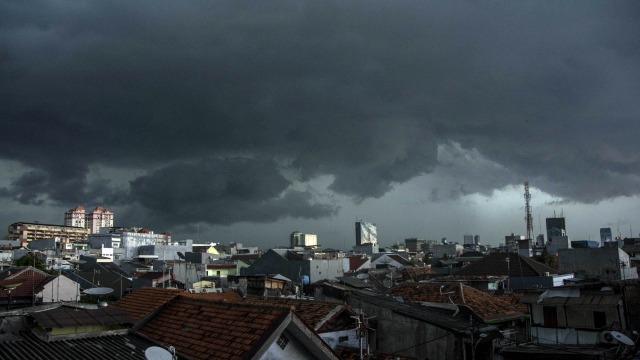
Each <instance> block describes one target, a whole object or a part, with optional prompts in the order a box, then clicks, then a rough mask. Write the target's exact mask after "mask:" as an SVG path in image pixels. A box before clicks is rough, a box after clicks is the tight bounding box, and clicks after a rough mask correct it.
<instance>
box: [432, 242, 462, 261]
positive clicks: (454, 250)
mask: <svg viewBox="0 0 640 360" xmlns="http://www.w3.org/2000/svg"><path fill="white" fill-rule="evenodd" d="M432 251H433V257H434V258H436V259H441V258H443V257H444V256H445V255H447V256H449V257H456V256H460V254H462V245H458V244H437V245H434V246H433V250H432Z"/></svg>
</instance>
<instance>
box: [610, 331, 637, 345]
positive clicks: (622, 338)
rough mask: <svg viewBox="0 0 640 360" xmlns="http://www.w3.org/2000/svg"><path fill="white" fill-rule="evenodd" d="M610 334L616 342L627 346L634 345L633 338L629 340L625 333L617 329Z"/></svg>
mask: <svg viewBox="0 0 640 360" xmlns="http://www.w3.org/2000/svg"><path fill="white" fill-rule="evenodd" d="M611 335H612V336H613V337H614V338H615V339H616V340H618V342H620V343H621V344H625V345H629V346H633V345H635V343H634V342H633V340H631V339H630V338H629V337H628V336H627V335H625V334H623V333H621V332H618V331H612V332H611Z"/></svg>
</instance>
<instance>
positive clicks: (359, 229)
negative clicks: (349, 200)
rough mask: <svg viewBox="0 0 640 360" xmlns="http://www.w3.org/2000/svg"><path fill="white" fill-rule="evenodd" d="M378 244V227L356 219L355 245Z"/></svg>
mask: <svg viewBox="0 0 640 360" xmlns="http://www.w3.org/2000/svg"><path fill="white" fill-rule="evenodd" d="M365 244H378V229H377V227H376V224H374V223H370V222H366V221H357V222H356V245H357V246H359V245H365Z"/></svg>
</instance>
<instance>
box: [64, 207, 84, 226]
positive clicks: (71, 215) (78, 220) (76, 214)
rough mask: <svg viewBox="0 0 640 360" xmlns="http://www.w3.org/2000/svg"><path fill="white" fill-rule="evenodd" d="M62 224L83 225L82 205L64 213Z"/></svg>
mask: <svg viewBox="0 0 640 360" xmlns="http://www.w3.org/2000/svg"><path fill="white" fill-rule="evenodd" d="M64 226H73V227H81V228H83V227H85V212H84V207H83V206H82V205H78V206H76V207H74V208H73V209H70V210H69V211H67V212H66V213H64Z"/></svg>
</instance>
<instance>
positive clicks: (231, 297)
mask: <svg viewBox="0 0 640 360" xmlns="http://www.w3.org/2000/svg"><path fill="white" fill-rule="evenodd" d="M181 295H183V296H185V297H189V298H192V299H201V300H215V301H228V302H238V301H241V300H242V297H241V296H240V294H239V293H238V292H237V291H235V290H225V291H222V292H210V293H197V292H196V293H189V292H185V293H182V294H181Z"/></svg>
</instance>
